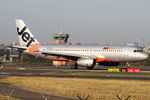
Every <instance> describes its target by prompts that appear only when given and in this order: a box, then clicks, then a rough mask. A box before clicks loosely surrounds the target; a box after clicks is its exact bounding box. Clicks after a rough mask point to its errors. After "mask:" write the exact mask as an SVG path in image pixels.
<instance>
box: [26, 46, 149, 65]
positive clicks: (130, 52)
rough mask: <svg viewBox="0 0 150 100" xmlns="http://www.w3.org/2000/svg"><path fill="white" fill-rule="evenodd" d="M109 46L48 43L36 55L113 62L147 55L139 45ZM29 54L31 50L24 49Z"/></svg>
mask: <svg viewBox="0 0 150 100" xmlns="http://www.w3.org/2000/svg"><path fill="white" fill-rule="evenodd" d="M109 47H110V46H91V45H49V46H40V47H39V49H40V51H39V52H36V56H39V57H43V58H46V59H57V58H59V59H63V57H62V56H56V55H44V54H42V52H45V53H49V54H58V55H69V56H71V55H72V56H80V57H92V58H94V59H96V58H97V57H98V58H102V59H105V60H106V61H114V62H128V61H142V60H145V59H147V58H148V55H147V54H146V53H144V52H143V50H142V49H141V48H140V47H130V46H111V48H112V47H113V49H109ZM26 52H27V53H29V54H33V53H31V52H28V50H27V51H26Z"/></svg>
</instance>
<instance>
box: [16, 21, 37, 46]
mask: <svg viewBox="0 0 150 100" xmlns="http://www.w3.org/2000/svg"><path fill="white" fill-rule="evenodd" d="M16 26H17V32H18V36H19V43H20V45H21V46H26V47H27V48H28V47H29V46H30V45H35V44H39V42H38V41H37V40H36V39H35V38H34V36H33V35H32V33H31V32H30V30H29V29H28V27H27V26H26V25H25V23H24V22H23V20H16Z"/></svg>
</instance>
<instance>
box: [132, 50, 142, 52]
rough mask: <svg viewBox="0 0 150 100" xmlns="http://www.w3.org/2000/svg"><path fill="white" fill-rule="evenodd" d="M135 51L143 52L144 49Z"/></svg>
mask: <svg viewBox="0 0 150 100" xmlns="http://www.w3.org/2000/svg"><path fill="white" fill-rule="evenodd" d="M134 52H143V50H134Z"/></svg>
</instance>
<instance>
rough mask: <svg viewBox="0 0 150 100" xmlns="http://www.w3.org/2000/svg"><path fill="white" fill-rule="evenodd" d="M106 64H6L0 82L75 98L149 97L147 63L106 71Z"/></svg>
mask: <svg viewBox="0 0 150 100" xmlns="http://www.w3.org/2000/svg"><path fill="white" fill-rule="evenodd" d="M107 68H108V67H104V66H100V67H96V68H95V69H94V70H85V68H83V67H81V68H80V69H78V70H72V69H70V67H54V66H47V67H46V66H45V67H44V66H40V67H34V66H22V67H20V66H18V67H16V66H7V67H3V68H2V69H0V78H1V79H0V83H3V84H4V83H7V84H9V85H12V86H21V87H25V88H27V89H30V90H33V91H38V92H42V93H45V94H52V95H57V96H60V97H62V96H63V97H68V98H74V99H77V95H78V96H80V97H82V98H86V97H87V96H88V95H90V98H89V100H119V98H118V97H120V98H121V99H126V98H127V97H129V100H149V99H150V96H149V93H150V87H149V85H150V72H149V71H150V67H149V66H142V67H141V68H142V72H140V73H127V72H107V70H106V69H107ZM117 96H118V97H117ZM41 100H42V99H41ZM48 100H49V99H48ZM50 100H51V99H50Z"/></svg>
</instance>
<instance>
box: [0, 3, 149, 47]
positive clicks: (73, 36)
mask: <svg viewBox="0 0 150 100" xmlns="http://www.w3.org/2000/svg"><path fill="white" fill-rule="evenodd" d="M15 19H23V20H24V21H25V23H26V24H27V26H28V27H29V29H30V31H31V32H32V33H33V34H34V36H35V37H36V38H37V40H38V41H40V42H42V43H44V42H49V41H53V38H52V35H53V33H59V32H60V31H62V29H63V32H64V33H69V34H70V38H69V41H79V42H82V43H99V44H102V43H116V44H124V43H126V42H137V41H138V42H139V43H141V44H142V40H143V39H144V41H145V45H150V0H1V1H0V34H1V35H0V43H6V42H18V37H17V32H16V25H15Z"/></svg>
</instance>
